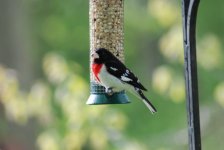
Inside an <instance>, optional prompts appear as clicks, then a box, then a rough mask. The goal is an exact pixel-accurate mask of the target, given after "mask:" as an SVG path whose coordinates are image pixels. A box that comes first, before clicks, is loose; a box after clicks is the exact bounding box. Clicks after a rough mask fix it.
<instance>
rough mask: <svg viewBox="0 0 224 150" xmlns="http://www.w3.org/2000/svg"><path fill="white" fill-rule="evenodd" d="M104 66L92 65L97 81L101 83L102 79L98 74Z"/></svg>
mask: <svg viewBox="0 0 224 150" xmlns="http://www.w3.org/2000/svg"><path fill="white" fill-rule="evenodd" d="M102 66H103V64H92V71H93V74H94V76H95V77H96V79H97V80H98V81H99V82H100V79H99V77H98V74H99V72H100V69H101V68H102Z"/></svg>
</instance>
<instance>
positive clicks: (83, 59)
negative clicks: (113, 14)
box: [0, 0, 224, 150]
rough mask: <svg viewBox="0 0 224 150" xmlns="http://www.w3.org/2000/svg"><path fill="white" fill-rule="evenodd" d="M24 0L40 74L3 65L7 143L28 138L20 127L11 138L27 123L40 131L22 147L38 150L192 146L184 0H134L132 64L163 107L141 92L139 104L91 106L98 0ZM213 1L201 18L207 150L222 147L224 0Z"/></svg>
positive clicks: (2, 124)
mask: <svg viewBox="0 0 224 150" xmlns="http://www.w3.org/2000/svg"><path fill="white" fill-rule="evenodd" d="M23 3H24V5H25V6H26V11H27V18H28V20H27V24H28V25H29V31H31V32H30V33H29V34H30V37H31V40H28V41H31V42H32V46H31V47H32V49H30V51H32V54H31V55H29V57H31V61H32V63H34V64H35V65H34V66H35V67H34V68H33V71H34V72H36V73H37V75H36V76H35V77H34V79H33V80H32V82H31V83H30V84H31V86H30V87H29V88H28V90H27V89H24V88H22V87H23V85H21V83H20V81H19V78H18V76H19V74H20V70H16V69H14V68H13V67H11V68H10V67H7V64H1V65H0V104H1V107H2V110H1V111H0V114H1V115H0V116H1V117H0V149H1V148H2V147H3V148H5V149H6V150H7V148H8V149H9V147H10V145H13V144H14V143H13V141H17V140H18V141H20V140H19V137H18V136H15V137H14V134H9V136H7V132H10V129H11V128H13V127H10V126H11V125H13V126H15V127H16V129H17V130H15V132H16V134H17V133H20V132H19V131H18V130H19V129H18V128H20V127H25V128H31V129H30V130H31V131H32V132H29V131H30V130H23V132H24V133H23V134H24V135H25V136H27V137H30V138H31V139H34V140H33V141H32V140H31V141H23V142H22V145H26V144H27V145H31V146H29V147H31V148H32V149H40V150H81V149H82V150H107V149H108V150H120V149H122V150H149V149H153V150H180V149H181V150H184V149H188V146H187V144H188V143H187V120H186V109H185V107H186V106H185V88H184V82H185V81H184V73H183V70H184V69H183V68H184V66H183V64H184V60H183V59H184V58H183V54H184V53H183V45H182V40H183V39H182V26H181V2H180V1H177V0H159V1H158V0H139V1H134V0H129V1H125V54H126V64H127V65H128V66H129V68H131V69H132V70H134V72H136V74H137V75H138V76H139V77H140V79H141V80H142V81H143V83H144V85H145V86H146V87H148V89H149V92H148V93H146V95H147V97H149V98H150V99H151V100H152V101H153V103H154V104H155V106H156V107H157V109H158V113H157V114H156V115H151V114H150V113H149V111H148V110H147V108H145V106H144V105H143V104H142V103H141V102H140V101H139V100H137V99H136V98H135V97H132V96H131V95H130V99H131V100H132V103H131V104H129V105H103V106H87V105H86V104H85V102H86V100H87V98H88V96H89V55H88V53H89V23H88V1H82V0H67V1H59V0H55V1H44V0H33V1H23ZM210 3H211V2H210V1H208V0H204V1H202V2H201V5H200V8H199V14H198V24H197V29H198V38H197V56H198V57H197V58H198V74H199V77H198V78H199V95H200V108H201V126H202V129H201V130H202V144H203V149H205V150H210V149H214V148H215V149H216V150H222V147H223V146H224V145H223V142H222V139H223V138H224V134H223V131H224V130H223V121H222V120H223V119H222V113H223V108H224V78H223V74H224V70H223V65H224V62H223V56H224V54H223V53H224V52H223V42H222V41H223V40H224V37H223V35H222V34H220V32H221V31H222V30H223V28H222V25H223V24H222V25H221V23H222V22H220V20H223V18H222V16H221V15H220V14H221V13H220V12H222V11H223V9H221V5H220V4H222V3H221V0H219V1H218V2H217V3H212V5H211V4H210ZM211 6H212V8H211ZM216 6H217V7H218V8H219V9H217V8H216ZM208 10H209V11H208ZM213 10H215V11H213ZM212 14H213V15H216V16H217V18H216V17H213V15H212ZM0 52H1V51H0ZM140 58H141V59H140ZM9 59H10V58H9ZM11 61H13V60H11ZM21 62H22V61H21ZM0 63H1V62H0ZM139 66H141V67H139ZM27 74H28V72H27ZM21 137H23V136H21ZM23 138H24V137H23ZM8 139H9V140H8ZM11 139H12V140H11ZM24 139H26V138H24ZM23 147H25V148H23V149H26V146H23ZM27 149H28V148H27ZM3 150H4V149H3Z"/></svg>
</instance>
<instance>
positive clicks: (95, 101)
mask: <svg viewBox="0 0 224 150" xmlns="http://www.w3.org/2000/svg"><path fill="white" fill-rule="evenodd" d="M127 103H130V101H129V100H128V97H127V95H126V94H125V92H124V91H122V92H119V93H114V94H113V95H108V94H107V93H106V92H105V88H104V87H103V86H100V85H98V84H96V83H93V82H92V83H91V95H90V96H89V99H88V100H87V102H86V104H88V105H103V104H127Z"/></svg>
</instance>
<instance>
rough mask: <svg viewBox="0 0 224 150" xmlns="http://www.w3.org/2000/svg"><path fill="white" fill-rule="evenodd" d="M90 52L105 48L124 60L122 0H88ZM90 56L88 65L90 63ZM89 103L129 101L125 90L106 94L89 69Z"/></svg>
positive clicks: (123, 102)
mask: <svg viewBox="0 0 224 150" xmlns="http://www.w3.org/2000/svg"><path fill="white" fill-rule="evenodd" d="M89 16H90V18H89V22H90V54H92V53H93V52H94V51H95V50H96V49H98V48H106V49H108V50H109V51H110V52H112V53H113V54H114V55H115V56H116V57H117V58H118V59H119V60H121V61H122V62H124V30H123V22H124V1H123V0H90V2H89ZM92 61H93V60H92V59H91V57H90V66H91V64H92ZM86 103H87V104H89V105H99V104H125V103H130V101H129V100H128V97H127V96H126V94H125V91H121V92H119V93H113V94H112V95H108V94H107V93H106V92H105V88H104V87H103V86H101V85H99V84H98V83H97V81H96V80H95V78H94V76H93V73H92V71H91V69H90V97H89V99H88V101H87V102H86Z"/></svg>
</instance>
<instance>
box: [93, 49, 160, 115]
mask: <svg viewBox="0 0 224 150" xmlns="http://www.w3.org/2000/svg"><path fill="white" fill-rule="evenodd" d="M91 57H92V58H93V63H92V66H91V69H92V72H93V75H94V77H95V79H96V80H97V81H98V83H99V84H100V85H102V86H104V87H105V88H106V92H107V93H108V94H109V95H111V94H113V93H114V92H120V91H122V90H126V91H129V92H131V93H133V94H135V95H136V96H137V97H139V98H140V99H142V100H143V102H144V103H145V105H146V106H147V107H148V108H149V110H150V111H151V112H152V113H155V112H156V108H155V107H154V106H153V105H152V103H151V102H150V101H149V100H148V99H147V98H146V97H145V95H144V94H143V92H142V91H147V89H146V88H145V87H144V86H143V85H142V84H141V83H140V81H139V79H138V78H137V77H136V76H135V75H134V74H133V73H132V72H131V71H130V70H129V69H128V68H127V67H126V66H125V65H124V64H123V63H122V62H121V61H120V60H119V59H118V58H116V57H115V56H114V55H113V54H112V53H111V52H109V51H108V50H107V49H105V48H99V49H97V50H96V51H95V52H94V53H93V54H91Z"/></svg>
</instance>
